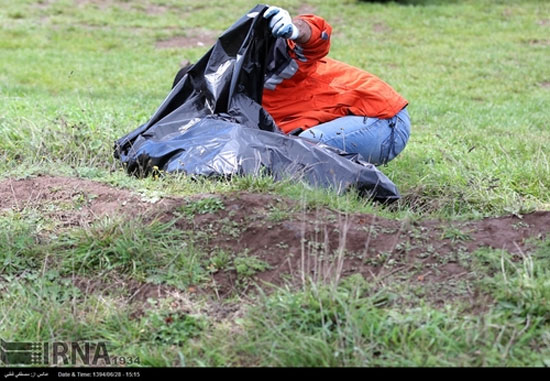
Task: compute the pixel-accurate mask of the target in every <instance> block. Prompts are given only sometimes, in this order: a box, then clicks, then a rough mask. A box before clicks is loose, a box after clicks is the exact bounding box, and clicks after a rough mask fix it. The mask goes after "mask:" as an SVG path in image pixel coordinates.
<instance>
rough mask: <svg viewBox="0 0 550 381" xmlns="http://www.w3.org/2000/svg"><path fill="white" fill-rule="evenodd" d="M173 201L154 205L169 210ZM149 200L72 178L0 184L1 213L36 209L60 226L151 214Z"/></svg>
mask: <svg viewBox="0 0 550 381" xmlns="http://www.w3.org/2000/svg"><path fill="white" fill-rule="evenodd" d="M174 202H176V200H175V199H170V198H165V199H163V200H160V201H159V202H157V203H155V205H156V207H157V208H158V209H162V208H164V207H169V206H170V205H171V204H172V203H174ZM151 205H152V203H151V200H148V199H147V198H144V197H141V196H139V195H137V194H135V193H132V192H130V191H128V190H125V189H119V188H114V187H112V186H109V185H106V184H102V183H99V182H96V181H90V180H85V179H77V178H72V177H56V176H38V177H32V178H26V179H19V180H14V179H7V180H3V181H0V213H1V212H2V211H6V210H9V209H11V210H17V211H23V210H25V209H37V210H39V211H40V212H42V213H44V214H45V215H46V216H48V217H51V218H54V219H55V220H57V221H58V222H59V223H60V226H62V227H63V226H65V227H70V226H87V225H89V224H90V223H92V222H93V221H94V220H96V219H97V218H100V217H102V216H105V215H112V216H114V215H120V214H126V215H130V216H135V215H140V214H143V213H144V212H147V211H150V209H151Z"/></svg>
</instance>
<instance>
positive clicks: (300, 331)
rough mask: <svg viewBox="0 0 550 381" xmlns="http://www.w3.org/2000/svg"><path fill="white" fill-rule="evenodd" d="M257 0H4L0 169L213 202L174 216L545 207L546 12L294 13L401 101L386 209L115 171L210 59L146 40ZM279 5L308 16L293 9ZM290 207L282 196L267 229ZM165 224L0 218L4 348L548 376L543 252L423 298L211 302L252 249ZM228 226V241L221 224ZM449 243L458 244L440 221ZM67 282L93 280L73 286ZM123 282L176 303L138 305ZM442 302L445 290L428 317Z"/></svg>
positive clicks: (549, 320)
mask: <svg viewBox="0 0 550 381" xmlns="http://www.w3.org/2000/svg"><path fill="white" fill-rule="evenodd" d="M253 5H254V4H253V3H250V2H246V1H241V0H237V1H221V0H220V1H213V2H208V4H199V3H197V2H196V1H191V0H151V1H145V0H137V1H124V0H104V1H72V0H58V1H51V0H36V1H33V0H21V1H16V2H14V1H7V0H0V57H1V59H0V173H1V175H0V177H1V178H24V177H26V176H30V175H37V174H54V175H68V176H76V177H82V178H88V179H93V180H96V181H101V182H104V183H107V184H110V185H113V186H116V187H120V188H126V189H130V190H132V191H135V192H136V193H139V194H141V195H142V196H143V197H144V198H147V199H151V200H156V199H158V198H161V197H163V196H168V195H177V196H190V195H194V194H197V193H208V194H209V195H210V196H209V197H208V198H202V199H197V200H196V201H192V202H191V201H190V202H188V203H187V204H186V205H183V206H182V207H181V208H180V210H179V212H181V216H179V218H180V219H181V220H185V219H189V218H191V217H192V216H201V215H205V214H210V213H216V212H218V211H222V210H224V208H225V205H224V204H223V202H222V200H221V198H219V197H218V195H222V194H227V193H234V192H239V191H251V192H260V193H271V194H273V195H274V197H282V196H285V197H290V198H292V199H295V200H298V201H299V202H300V203H301V204H303V205H306V206H309V207H317V206H328V207H330V208H333V209H337V210H339V211H342V212H352V211H353V212H356V211H357V212H365V213H375V214H377V215H379V216H383V217H387V218H392V219H405V218H406V219H409V220H411V221H414V220H417V219H423V218H441V219H448V220H465V219H472V218H481V217H484V216H498V215H505V214H510V213H524V212H527V211H532V210H549V209H550V154H549V151H548V149H547V147H548V146H549V145H550V128H549V127H550V113H549V112H548V110H547V109H546V108H547V107H548V105H550V66H549V65H547V64H546V63H547V61H548V57H550V37H549V36H550V16H549V15H550V3H548V2H547V1H543V0H540V1H536V0H531V1H520V0H509V1H498V0H480V1H474V0H466V1H445V0H425V1H412V0H411V1H403V2H381V3H377V2H374V3H369V2H359V1H354V0H346V1H335V0H328V1H327V0H308V1H307V5H308V9H310V10H313V11H314V12H315V13H317V14H319V15H321V16H324V17H325V18H326V19H327V20H328V21H329V22H330V23H331V24H332V26H333V28H334V34H333V38H332V50H331V53H330V55H331V57H333V58H336V59H340V60H343V61H345V62H348V63H350V64H352V65H356V66H359V67H362V68H364V69H366V70H368V71H369V72H372V73H374V74H376V75H378V76H380V77H381V78H382V79H384V80H385V81H387V82H388V83H390V84H391V85H392V86H393V87H394V88H395V89H396V90H397V91H398V92H400V93H401V94H402V95H403V96H404V97H405V98H407V99H408V101H409V103H410V106H409V112H410V115H411V120H412V135H411V139H410V142H409V144H408V146H407V147H406V149H405V151H404V152H403V153H402V154H401V155H400V156H399V157H398V158H397V159H395V160H394V161H392V162H391V163H389V164H388V165H385V166H382V167H381V168H380V169H381V170H382V171H383V172H384V173H385V174H386V175H387V176H388V177H389V178H390V179H392V180H393V181H394V182H395V183H396V185H397V187H398V188H399V190H400V191H401V193H402V194H403V196H404V197H403V199H402V200H401V201H400V202H399V203H398V204H396V205H393V206H391V207H384V206H380V205H373V204H371V203H370V202H368V201H367V200H364V199H361V198H360V197H358V196H357V195H356V194H355V193H353V192H352V193H349V194H346V195H343V196H336V195H335V194H334V193H333V192H331V191H329V190H323V189H312V188H311V187H309V186H307V185H304V184H296V183H292V182H290V181H282V182H277V183H275V182H274V181H273V180H272V179H270V178H269V177H259V178H251V177H244V178H233V179H231V180H210V179H193V180H191V179H189V178H187V177H186V176H184V175H174V176H160V177H159V178H154V177H151V178H147V179H136V178H132V177H129V176H127V175H126V173H125V172H124V171H123V169H122V168H121V167H120V166H119V164H118V163H117V161H116V160H115V159H114V157H113V143H114V141H115V140H116V139H117V138H119V137H121V136H122V135H124V134H126V133H127V132H129V131H131V130H133V129H134V128H136V127H137V126H139V125H140V124H142V123H144V122H145V121H147V119H148V118H149V117H150V116H151V115H152V114H153V112H154V111H155V109H156V107H158V106H159V105H160V103H161V102H162V100H163V99H164V97H165V96H166V95H167V93H168V91H169V90H170V86H171V83H172V79H173V77H174V75H175V73H176V72H177V70H178V67H179V63H180V62H181V61H182V60H184V59H187V60H190V61H191V62H194V61H196V60H197V59H199V58H200V57H201V56H202V55H203V54H204V53H205V52H206V51H207V49H208V48H209V47H208V46H191V47H182V48H168V49H159V48H157V47H156V43H157V42H158V41H161V40H166V39H169V38H171V37H174V36H186V35H187V36H189V35H192V34H193V33H194V32H200V31H204V32H208V33H210V34H212V35H217V34H220V33H221V32H222V31H223V30H225V28H227V27H228V26H230V25H231V24H232V23H233V22H234V21H235V20H236V19H237V18H238V17H240V16H241V15H242V14H243V13H244V12H246V11H247V10H248V9H249V8H251V7H252V6H253ZM277 5H280V6H283V7H285V8H287V9H288V10H289V11H290V12H291V14H296V12H298V10H299V9H306V8H305V7H304V4H303V2H302V1H297V0H281V1H280V2H278V3H277ZM75 201H78V200H75ZM292 212H293V211H292V210H291V209H290V208H289V207H287V206H286V205H284V203H283V204H281V205H280V206H279V205H278V206H277V207H273V208H272V209H271V210H270V212H269V214H268V215H267V216H266V219H267V220H269V221H273V222H279V221H283V220H284V219H285V218H287V216H288V215H290V214H292ZM174 224H175V221H170V222H165V221H158V220H147V219H131V220H125V219H123V218H113V219H108V218H104V219H100V220H99V221H97V222H96V223H95V224H93V225H92V226H90V227H88V228H73V229H65V230H60V229H59V228H58V226H57V225H56V223H55V221H52V220H51V219H49V218H47V217H45V216H44V215H43V214H42V213H41V212H40V211H39V210H34V209H25V210H23V211H0V337H2V338H3V339H5V340H20V341H23V340H36V341H63V340H66V341H70V340H73V341H77V340H95V341H100V340H104V341H107V342H109V343H110V344H109V345H110V346H109V350H110V351H111V352H112V353H115V354H117V355H120V356H137V357H139V358H140V360H141V361H140V365H147V366H172V365H176V366H181V365H191V366H204V365H206V366H212V365H213V366H228V365H232V366H239V365H253V366H257V365H268V366H308V365H310V366H331V365H332V366H502V365H504V366H549V365H550V335H549V334H548V332H549V328H550V326H549V325H550V315H549V311H550V309H549V301H550V284H549V282H548V279H549V275H550V274H548V268H549V267H548V258H550V251H549V247H550V246H549V243H548V241H547V240H534V246H535V249H533V250H532V251H529V252H525V253H522V255H519V254H515V255H512V254H510V253H508V252H504V251H495V250H490V249H481V250H479V251H477V252H476V253H475V254H474V255H473V256H472V257H468V258H467V259H464V258H461V257H460V255H461V254H460V253H457V254H456V255H457V258H458V257H460V258H459V260H460V261H461V264H462V265H464V266H465V267H467V269H468V271H469V272H470V273H471V274H472V277H471V278H468V279H465V280H461V281H457V282H455V283H453V282H451V281H449V283H447V284H445V285H437V286H432V288H429V287H428V286H426V287H423V286H418V285H413V284H411V283H410V282H409V281H408V280H407V279H402V278H399V277H398V276H397V275H396V276H395V277H391V278H390V279H388V280H387V281H379V282H375V283H369V282H366V281H364V280H363V279H362V278H361V277H357V276H355V277H352V278H348V279H345V280H344V281H343V283H342V284H340V285H320V284H316V283H311V284H306V285H304V286H303V287H302V288H300V289H299V290H295V289H291V288H281V289H279V290H277V291H276V292H274V293H271V294H267V295H265V294H262V293H261V292H259V294H258V295H255V296H250V297H247V298H241V297H240V296H238V295H232V296H231V297H230V298H228V299H225V300H221V299H218V297H217V296H216V295H210V294H208V295H197V294H196V293H194V292H191V291H190V290H191V289H193V287H195V286H197V285H200V286H206V285H211V282H212V274H213V273H215V272H216V271H224V270H227V271H235V272H236V273H237V275H238V279H237V282H238V283H239V285H240V286H246V287H251V285H252V282H251V278H252V277H253V275H254V274H255V273H256V272H258V271H264V270H265V269H267V268H268V265H267V263H265V262H263V261H261V260H260V259H259V258H257V257H256V256H255V255H254V253H247V252H246V251H242V252H238V253H233V252H227V251H225V250H224V249H221V248H217V249H213V250H211V251H205V250H204V248H203V247H202V246H201V242H203V241H201V240H203V239H204V237H205V236H206V235H208V232H200V231H192V230H189V231H182V230H181V229H178V228H177V227H176V226H175V225H174ZM225 233H226V234H228V235H231V234H234V235H235V236H238V235H239V234H240V233H239V230H238V227H234V226H230V225H228V226H227V231H226V232H225ZM282 238H284V237H282ZM443 238H445V239H450V240H452V241H455V242H465V241H468V240H469V239H470V237H469V236H468V235H467V234H465V233H464V232H462V231H459V230H454V229H453V228H449V229H447V230H446V231H442V239H443ZM379 254H381V256H382V257H383V254H384V253H379ZM441 260H445V258H442V259H441ZM75 279H80V280H81V281H82V282H83V284H89V285H96V284H98V286H97V287H95V288H92V289H91V290H90V292H86V290H85V289H82V288H79V287H77V285H76V283H75ZM135 284H140V285H141V284H148V285H157V286H159V287H165V288H166V289H169V290H170V293H169V294H166V295H164V296H163V297H157V298H155V297H152V298H149V299H145V300H137V297H132V295H133V293H134V291H135V290H134V288H133V286H134V285H135ZM113 285H120V287H118V286H115V287H113ZM109 287H110V288H109ZM438 287H439V288H438ZM471 289H475V290H476V295H478V294H479V295H482V296H483V297H484V298H486V300H488V301H489V302H487V303H486V305H485V308H483V309H481V310H479V311H477V310H476V311H472V310H471V309H469V308H468V301H467V299H465V297H464V295H466V294H468V292H466V291H467V290H471ZM465 290H466V291H465ZM436 294H445V295H447V294H448V295H452V296H453V298H450V300H448V301H446V302H445V303H443V305H440V304H437V303H436V302H435V301H434V300H435V299H434V298H433V295H436ZM483 300H485V299H483ZM226 310H227V311H230V312H228V313H225V312H224V313H223V314H221V315H220V313H219V311H226ZM218 316H222V317H218Z"/></svg>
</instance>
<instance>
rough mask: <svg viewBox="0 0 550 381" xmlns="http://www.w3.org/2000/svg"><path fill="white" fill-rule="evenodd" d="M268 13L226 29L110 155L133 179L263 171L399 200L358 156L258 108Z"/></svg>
mask: <svg viewBox="0 0 550 381" xmlns="http://www.w3.org/2000/svg"><path fill="white" fill-rule="evenodd" d="M266 9H267V6H265V5H257V6H256V7H254V8H253V9H252V10H250V11H249V12H248V13H247V14H245V15H244V16H243V17H242V18H240V19H239V20H238V21H237V22H236V23H235V24H234V25H233V26H231V27H230V28H229V29H227V30H226V31H225V32H224V33H223V34H222V35H221V36H220V37H219V39H218V41H217V42H216V44H215V45H214V46H213V47H212V48H211V49H210V50H209V51H208V52H207V53H206V54H205V55H204V56H203V57H202V58H201V59H200V60H199V61H197V63H196V64H194V65H193V66H192V67H191V68H190V69H189V71H188V72H187V73H186V74H185V76H184V77H183V78H182V79H181V80H180V81H179V82H178V83H177V84H176V86H175V87H174V88H173V89H172V91H171V92H170V93H169V94H168V96H167V97H166V99H165V100H164V102H163V103H162V104H161V105H160V107H159V108H158V109H157V111H156V112H155V113H154V114H153V116H152V117H151V119H150V120H149V121H148V122H147V123H145V124H143V125H142V126H140V127H139V128H137V129H136V130H134V131H132V132H130V133H129V134H127V135H126V136H124V137H122V138H120V139H119V140H117V141H116V142H115V157H116V158H117V159H119V160H120V161H121V162H122V164H123V165H124V166H125V168H126V170H127V171H128V173H130V174H134V175H137V176H147V175H148V174H150V173H151V172H152V170H153V168H154V167H157V168H159V169H160V170H163V171H165V172H168V173H171V172H184V173H186V174H189V175H199V176H224V177H225V176H235V175H253V176H259V175H266V174H268V175H271V176H273V177H274V178H275V179H276V180H281V179H287V178H291V179H296V180H303V181H306V182H307V183H309V184H311V185H313V186H319V187H325V188H332V189H334V190H335V191H337V192H338V193H343V192H345V191H347V190H349V189H356V190H358V191H359V192H360V193H361V194H363V195H365V196H367V197H372V198H373V199H375V200H378V201H383V202H391V201H394V200H396V199H398V198H399V192H398V190H397V188H396V186H395V185H394V184H393V183H392V182H391V180H389V179H388V178H387V177H386V176H385V175H384V174H383V173H382V172H380V171H379V170H378V169H377V168H376V167H375V166H374V165H372V164H370V163H368V162H366V161H365V160H364V159H363V158H362V157H361V156H360V155H358V154H349V153H346V152H343V151H340V150H338V149H336V148H333V147H329V146H327V145H324V144H321V143H317V142H314V141H311V140H308V139H304V138H301V137H297V136H289V135H285V134H284V133H282V132H281V131H280V129H279V128H278V127H277V126H276V124H275V123H274V121H273V119H272V118H271V116H270V115H269V114H268V113H267V112H266V111H265V110H264V109H263V108H262V107H261V99H262V92H263V83H264V77H265V73H266V70H267V66H266V64H267V62H268V59H269V54H270V53H271V51H272V50H273V46H274V42H275V38H274V37H272V35H271V33H270V31H269V28H268V26H267V21H266V20H265V19H264V18H263V17H262V15H263V13H264V12H265V10H266Z"/></svg>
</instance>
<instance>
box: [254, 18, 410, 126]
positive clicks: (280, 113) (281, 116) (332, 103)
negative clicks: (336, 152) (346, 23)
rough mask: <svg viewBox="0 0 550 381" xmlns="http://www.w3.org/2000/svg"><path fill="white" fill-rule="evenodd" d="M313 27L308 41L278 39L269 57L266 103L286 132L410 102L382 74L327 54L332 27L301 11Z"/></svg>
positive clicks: (381, 113) (388, 111) (383, 112)
mask: <svg viewBox="0 0 550 381" xmlns="http://www.w3.org/2000/svg"><path fill="white" fill-rule="evenodd" d="M299 17H300V18H301V19H302V20H304V21H306V22H307V23H308V24H309V26H310V27H311V38H310V39H309V41H308V42H307V43H305V44H302V45H298V44H296V43H295V42H294V41H291V40H287V41H285V40H284V39H282V38H280V39H278V41H277V43H276V46H275V50H274V53H273V54H272V57H270V59H269V64H268V73H267V74H266V79H265V83H264V91H263V100H262V104H263V107H264V108H265V109H266V110H267V112H269V113H270V114H271V116H272V117H273V119H275V123H277V125H278V126H279V127H280V128H281V129H282V130H283V132H285V133H289V132H290V131H292V130H294V129H296V128H299V127H301V128H302V129H304V130H306V129H308V128H310V127H313V126H316V125H318V124H320V123H324V122H328V121H331V120H333V119H337V118H339V117H342V116H346V115H359V116H368V117H376V118H381V119H386V118H391V117H393V116H395V115H396V114H397V113H398V112H399V111H400V110H401V109H402V108H403V107H405V106H406V105H407V101H406V100H405V99H404V98H403V97H402V96H401V95H399V94H398V93H397V92H396V91H395V90H394V89H392V88H391V86H390V85H388V84H387V83H385V82H384V81H382V80H381V79H380V78H378V77H377V76H375V75H373V74H370V73H368V72H366V71H364V70H361V69H358V68H356V67H353V66H350V65H347V64H345V63H343V62H340V61H337V60H334V59H331V58H328V57H326V55H327V54H328V52H329V49H330V34H331V32H332V27H331V26H330V25H329V23H328V22H326V21H325V20H324V19H322V18H321V17H319V16H315V15H301V16H299Z"/></svg>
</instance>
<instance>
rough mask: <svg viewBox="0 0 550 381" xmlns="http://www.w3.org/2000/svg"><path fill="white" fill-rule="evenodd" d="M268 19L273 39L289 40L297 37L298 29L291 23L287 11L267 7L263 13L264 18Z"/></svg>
mask: <svg viewBox="0 0 550 381" xmlns="http://www.w3.org/2000/svg"><path fill="white" fill-rule="evenodd" d="M270 17H271V20H269V27H270V28H271V33H273V35H274V36H275V37H284V38H289V39H291V40H295V39H296V38H297V37H298V34H299V33H300V32H299V30H298V27H296V25H294V24H293V23H292V18H291V17H290V14H289V13H288V12H287V11H285V10H284V9H282V8H279V7H269V8H267V11H265V13H264V18H266V19H268V18H270Z"/></svg>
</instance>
